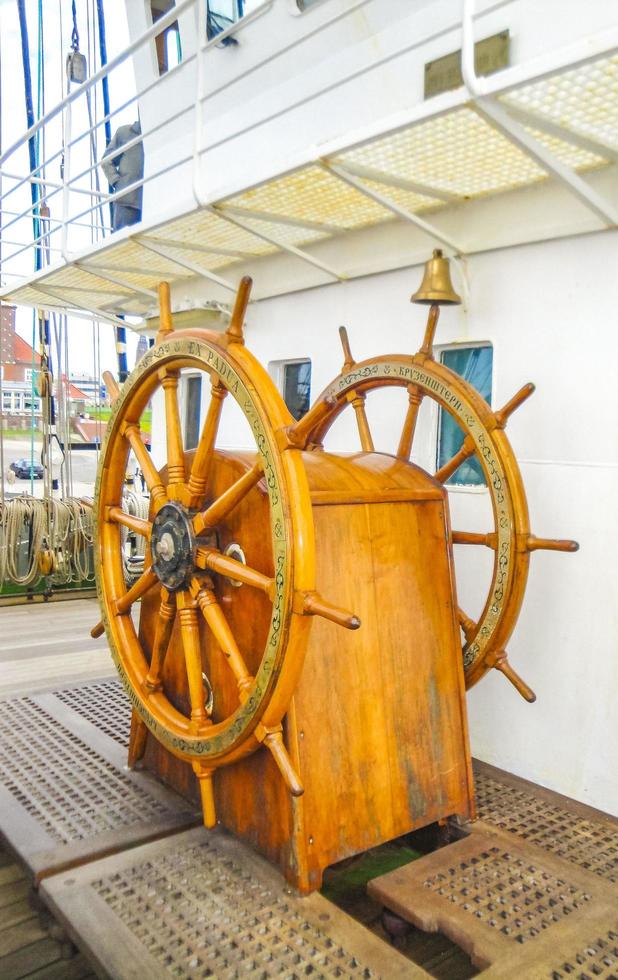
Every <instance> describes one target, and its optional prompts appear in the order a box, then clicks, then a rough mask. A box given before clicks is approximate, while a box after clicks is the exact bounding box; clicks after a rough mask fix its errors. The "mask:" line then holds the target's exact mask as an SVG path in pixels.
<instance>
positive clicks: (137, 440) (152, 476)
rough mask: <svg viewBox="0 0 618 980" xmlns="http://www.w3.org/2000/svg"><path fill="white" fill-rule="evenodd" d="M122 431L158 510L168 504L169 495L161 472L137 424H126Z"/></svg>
mask: <svg viewBox="0 0 618 980" xmlns="http://www.w3.org/2000/svg"><path fill="white" fill-rule="evenodd" d="M121 431H122V434H123V435H124V436H125V437H126V438H127V439H128V441H129V445H130V446H131V449H132V450H133V452H134V453H135V457H136V459H137V462H138V463H139V465H140V469H141V471H142V473H143V474H144V479H145V480H146V484H147V486H148V489H149V490H150V496H151V498H152V502H153V504H154V505H155V507H156V509H157V510H158V509H159V507H162V506H163V504H165V503H167V493H166V492H165V487H164V486H163V482H162V480H161V477H160V475H159V472H158V470H157V468H156V466H155V464H154V463H153V461H152V459H151V457H150V453H149V452H148V450H147V449H146V446H145V445H144V443H143V441H142V433H141V429H140V427H139V426H138V425H136V424H135V422H131V423H128V424H127V423H125V425H124V426H123V427H122V430H121Z"/></svg>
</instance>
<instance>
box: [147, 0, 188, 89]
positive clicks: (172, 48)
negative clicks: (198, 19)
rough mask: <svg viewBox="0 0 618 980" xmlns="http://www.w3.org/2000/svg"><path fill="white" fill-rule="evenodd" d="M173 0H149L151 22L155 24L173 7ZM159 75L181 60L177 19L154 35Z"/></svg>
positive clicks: (174, 4)
mask: <svg viewBox="0 0 618 980" xmlns="http://www.w3.org/2000/svg"><path fill="white" fill-rule="evenodd" d="M175 6H176V3H175V0H150V12H151V14H152V23H153V24H156V22H157V21H158V20H159V18H160V17H163V15H164V14H166V13H168V11H170V10H171V9H172V7H175ZM155 45H156V49H157V62H158V64H159V75H165V73H166V72H167V71H169V70H170V68H175V67H176V65H178V64H180V62H181V61H182V50H181V47H180V30H179V27H178V21H177V20H175V21H173V22H172V23H171V24H170V25H169V26H168V27H166V28H165V30H164V31H161V33H160V34H157V36H156V37H155Z"/></svg>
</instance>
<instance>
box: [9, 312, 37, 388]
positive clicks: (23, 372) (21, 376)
mask: <svg viewBox="0 0 618 980" xmlns="http://www.w3.org/2000/svg"><path fill="white" fill-rule="evenodd" d="M33 364H34V371H35V374H36V372H37V371H38V370H39V368H40V364H41V357H40V355H39V354H37V352H36V351H34V352H33V350H32V347H31V346H30V344H28V343H26V341H25V340H23V339H22V337H20V336H19V334H18V333H17V331H16V329H15V307H14V306H5V305H4V304H1V305H0V365H1V366H2V380H3V381H28V382H31V381H32V368H33Z"/></svg>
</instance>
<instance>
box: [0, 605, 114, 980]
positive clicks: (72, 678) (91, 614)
mask: <svg viewBox="0 0 618 980" xmlns="http://www.w3.org/2000/svg"><path fill="white" fill-rule="evenodd" d="M99 618H100V616H99V606H98V603H97V601H96V599H72V600H67V601H63V602H53V603H52V602H29V603H23V604H21V605H16V606H4V607H3V608H2V609H0V622H1V624H2V629H1V631H0V697H1V696H6V695H13V694H15V695H17V694H22V693H23V694H32V693H34V692H36V691H43V690H46V689H49V688H52V687H57V686H65V685H71V684H74V683H79V682H85V681H88V680H91V679H93V678H104V677H111V676H113V675H115V673H116V672H115V668H114V666H113V664H112V661H111V657H110V655H109V651H108V648H107V641H106V639H105V637H101V638H100V639H99V640H93V639H92V638H91V637H90V629H91V628H92V626H93V625H94V624H95V623H96V622H97V621H98V619H99ZM0 824H1V818H0ZM59 935H60V930H59V927H58V925H57V923H55V922H54V920H53V919H52V918H51V916H50V915H49V914H48V913H46V912H44V910H43V908H42V906H41V903H40V902H39V900H38V899H37V897H36V895H35V893H34V891H33V889H32V885H31V882H30V880H29V877H28V874H27V871H26V868H25V867H24V866H23V865H21V864H18V863H17V862H16V861H15V860H14V858H13V857H12V856H11V854H10V853H9V852H8V850H7V849H6V848H5V847H4V846H2V845H0V978H2V980H17V978H19V977H33V978H34V977H36V978H41V980H91V978H92V980H94V973H93V972H92V967H91V966H90V965H89V963H88V962H87V960H86V959H85V958H84V956H83V955H82V954H81V953H78V952H77V950H76V949H75V947H74V946H72V944H71V943H69V942H68V941H67V940H66V939H63V938H59Z"/></svg>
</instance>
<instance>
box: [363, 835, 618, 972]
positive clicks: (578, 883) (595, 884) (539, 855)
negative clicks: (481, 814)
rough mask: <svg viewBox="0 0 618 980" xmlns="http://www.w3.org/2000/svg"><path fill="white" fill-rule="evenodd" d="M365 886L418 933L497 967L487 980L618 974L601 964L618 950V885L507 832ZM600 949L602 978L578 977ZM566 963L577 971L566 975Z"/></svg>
mask: <svg viewBox="0 0 618 980" xmlns="http://www.w3.org/2000/svg"><path fill="white" fill-rule="evenodd" d="M477 827H478V825H477ZM368 888H369V893H370V895H371V896H372V897H373V898H375V899H377V900H378V901H379V902H381V903H382V904H383V905H385V906H386V907H387V908H389V909H392V910H393V911H394V912H396V913H397V914H398V915H400V916H402V917H403V918H405V919H407V920H408V921H409V922H411V923H412V924H413V925H415V926H418V927H419V928H421V929H424V930H426V931H428V932H436V931H439V932H441V933H443V934H444V935H446V936H448V937H449V938H450V939H452V940H453V942H455V943H457V945H459V946H461V947H462V948H463V949H464V950H465V951H466V952H467V953H468V954H469V955H470V957H471V959H472V962H473V963H474V964H475V966H477V967H479V968H481V969H485V968H489V967H491V969H488V971H487V974H486V976H487V977H488V978H489V977H511V978H513V977H517V978H518V980H519V978H526V977H530V978H532V977H534V978H535V980H541V978H542V977H547V978H548V980H558V978H559V977H561V976H562V975H564V976H565V977H566V976H569V975H570V976H571V977H572V976H573V973H574V976H575V977H580V980H583V978H585V977H586V978H589V980H592V978H593V977H596V976H602V977H608V978H609V977H611V976H614V977H615V976H616V975H617V974H616V961H615V960H612V961H611V963H610V966H609V967H603V966H602V962H601V961H602V957H603V956H604V955H606V953H607V951H608V950H609V951H610V953H611V949H612V944H613V947H614V948H615V947H616V941H615V939H612V938H611V937H612V936H615V935H617V934H618V887H616V886H615V885H612V884H610V883H608V882H605V881H602V880H601V879H600V878H599V877H598V876H597V875H595V874H594V873H591V872H589V871H583V870H582V869H581V868H578V867H575V866H574V865H572V864H569V863H567V862H566V861H564V860H563V859H562V858H558V857H556V856H555V855H553V854H548V853H546V852H545V851H543V850H541V849H540V848H538V847H536V846H535V845H534V844H529V843H527V842H525V841H520V840H517V839H516V838H515V837H514V836H513V835H511V834H509V833H508V832H504V831H501V830H496V829H489V828H487V827H486V826H485V827H484V828H483V829H474V830H473V832H472V833H471V834H470V836H469V837H467V838H464V839H463V840H460V841H458V842H457V843H455V844H452V845H450V846H449V847H445V848H443V849H442V850H439V851H435V852H434V853H433V854H429V855H427V856H426V857H423V858H421V859H419V860H418V861H414V862H413V863H412V864H409V865H407V866H406V867H404V868H399V869H398V870H396V871H392V872H391V873H390V874H387V875H383V876H382V877H380V878H375V879H374V880H373V881H372V882H370V883H369V886H368ZM601 942H603V943H604V944H606V945H605V946H604V947H601V946H600V943H601ZM593 946H594V948H595V950H597V952H595V954H594V955H597V953H598V958H599V961H600V962H601V966H600V968H602V969H605V972H600V973H593V972H591V973H589V974H588V973H587V972H586V971H585V970H583V971H579V972H578V960H577V957H578V956H581V955H588V954H587V953H586V951H587V950H590V949H591V948H592V947H593ZM608 955H610V954H609V953H608ZM612 955H613V954H612ZM589 958H590V959H591V960H592V958H593V957H592V954H590V957H589ZM610 958H611V956H610ZM569 959H571V960H573V963H574V970H573V971H572V973H571V974H569V972H568V969H567V970H566V972H564V974H561V973H560V970H561V969H564V964H567V965H568V963H569ZM608 970H609V972H607V971H608ZM612 971H613V972H612ZM484 975H485V974H484Z"/></svg>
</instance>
